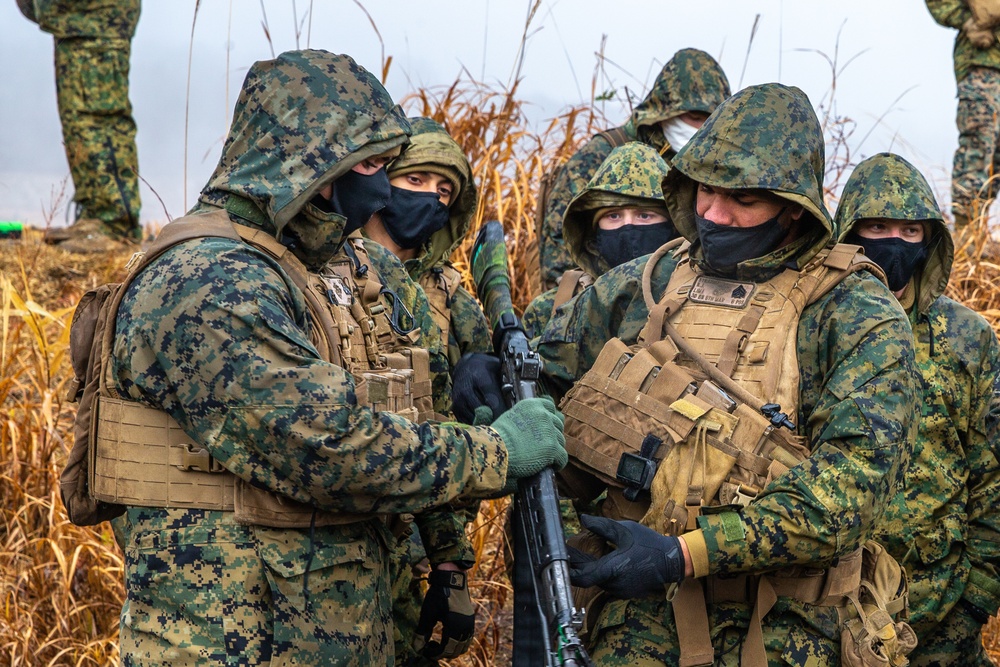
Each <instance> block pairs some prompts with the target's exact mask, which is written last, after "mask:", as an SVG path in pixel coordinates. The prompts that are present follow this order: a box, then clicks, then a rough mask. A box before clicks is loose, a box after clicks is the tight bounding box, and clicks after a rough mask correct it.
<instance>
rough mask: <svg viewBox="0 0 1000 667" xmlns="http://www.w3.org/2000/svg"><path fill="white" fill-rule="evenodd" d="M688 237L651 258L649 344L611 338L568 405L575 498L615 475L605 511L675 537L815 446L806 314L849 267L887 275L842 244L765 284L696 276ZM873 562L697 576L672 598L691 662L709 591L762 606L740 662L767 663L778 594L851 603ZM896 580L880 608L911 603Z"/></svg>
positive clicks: (739, 502) (749, 496) (699, 656)
mask: <svg viewBox="0 0 1000 667" xmlns="http://www.w3.org/2000/svg"><path fill="white" fill-rule="evenodd" d="M688 247H689V244H688V243H687V242H686V241H683V240H675V241H673V242H671V243H668V244H666V245H665V246H663V247H661V248H660V249H659V250H658V251H657V252H656V253H654V254H653V256H652V257H651V258H650V260H649V261H648V262H647V264H646V267H645V269H644V272H643V280H642V286H643V296H644V299H645V301H646V304H647V307H648V308H649V318H648V320H647V322H646V325H645V327H644V328H643V329H642V331H641V333H640V334H639V337H638V342H637V344H635V345H631V346H629V345H626V344H625V343H624V342H622V341H621V340H620V339H617V338H615V339H612V340H610V341H608V342H607V344H605V346H604V348H603V349H602V350H601V352H600V354H599V355H598V358H597V361H596V362H595V363H594V365H593V367H592V368H591V369H590V370H589V371H588V372H587V373H586V374H585V375H584V376H583V378H581V379H580V380H579V381H578V382H577V384H575V385H574V387H573V389H571V390H570V391H569V392H568V393H567V394H566V396H565V397H564V399H563V401H562V403H561V405H560V409H561V410H562V412H563V414H564V415H565V416H566V424H565V433H566V449H567V451H568V452H569V454H570V460H571V462H572V463H571V466H570V468H568V469H567V471H564V473H563V479H562V481H563V482H564V484H565V485H566V486H567V487H569V491H570V494H571V495H576V496H582V497H584V498H586V497H592V496H593V495H594V491H593V489H594V488H595V487H603V486H605V485H606V486H607V499H606V500H605V501H604V503H603V506H602V509H601V512H602V514H604V515H605V516H608V517H610V518H613V519H631V520H634V521H639V522H641V523H643V524H645V525H647V526H649V527H651V528H653V529H655V530H657V531H658V532H660V533H662V534H666V535H675V536H677V535H682V534H684V533H686V532H688V531H691V530H694V529H696V528H697V524H696V520H697V517H698V516H699V515H700V514H701V513H703V512H706V511H713V510H712V508H713V507H715V508H721V507H723V506H734V505H736V506H746V505H747V504H749V503H750V502H752V501H753V500H754V498H755V497H756V496H757V494H758V493H760V491H761V490H762V489H763V488H764V487H765V486H767V485H768V484H769V483H770V482H771V481H772V480H774V479H775V478H777V477H779V476H781V475H782V474H784V473H785V472H787V471H788V470H789V469H790V468H792V467H794V466H795V465H797V464H798V463H800V462H801V461H803V460H804V459H805V458H807V457H808V456H809V453H810V452H809V448H808V444H807V442H806V441H805V439H804V438H803V437H802V436H800V435H798V434H797V433H795V431H794V430H793V429H794V424H793V423H792V420H793V419H795V417H796V415H797V411H798V408H799V405H798V400H799V397H798V393H799V367H798V359H797V344H796V343H797V332H798V324H799V319H800V317H801V314H802V312H803V310H804V309H805V308H806V307H807V306H808V305H810V304H811V303H814V302H815V301H816V300H818V299H819V298H820V297H822V296H823V295H825V294H826V293H827V292H829V291H830V290H831V289H833V288H834V287H835V286H836V285H837V284H838V283H840V282H841V281H842V280H843V279H844V277H846V276H847V275H849V274H850V273H853V272H855V271H858V270H862V269H865V270H869V271H872V272H873V273H875V274H876V275H878V276H881V275H882V274H881V271H879V270H878V268H877V266H875V265H874V264H873V263H871V262H870V261H868V260H866V259H865V258H864V256H863V254H861V253H860V252H859V248H858V246H849V245H837V246H835V247H833V248H832V249H827V250H824V251H822V252H820V253H819V254H818V255H817V256H816V257H815V258H814V259H813V260H812V261H810V262H809V263H808V265H807V266H805V267H804V268H803V269H802V270H794V269H785V270H784V271H782V272H781V273H779V274H778V275H776V276H774V277H773V278H771V279H770V280H767V281H765V282H760V283H754V282H749V281H737V280H726V279H721V278H715V277H711V276H706V275H703V274H701V273H700V272H698V271H697V270H696V269H695V268H694V267H693V266H692V264H691V260H690V257H689V256H688V255H687V249H688ZM667 253H673V255H674V257H675V259H677V260H678V263H677V266H676V268H675V269H674V271H673V273H672V274H671V277H670V280H669V282H668V284H667V287H666V289H665V291H664V293H663V295H662V296H661V297H660V298H659V299H658V300H657V299H656V298H655V297H654V295H653V294H652V293H651V290H650V280H651V276H652V272H653V269H654V268H655V266H656V264H657V262H658V261H659V260H660V259H661V258H662V257H664V256H665V255H666V254H667ZM590 546H591V547H593V546H594V545H593V544H592V543H591V545H590ZM874 552H875V550H874V548H873V549H872V553H874ZM878 558H879V559H881V566H880V567H881V568H882V570H884V569H886V568H887V567H888V568H889V569H892V566H894V567H895V570H894V571H895V572H896V573H897V575H898V574H899V572H900V568H899V566H898V565H896V564H895V563H894V562H892V563H891V566H890V565H887V564H888V563H889V561H891V557H888V555H887V554H885V553H884V551H880V552H878ZM873 563H874V561H872V562H871V563H868V566H869V569H872V568H875V567H876V566H875V565H874V564H873ZM862 569H863V564H862V551H861V550H860V549H859V550H858V551H857V552H855V553H854V554H852V556H851V557H849V558H844V559H841V564H840V565H838V566H837V567H831V568H828V569H826V570H812V571H809V572H806V571H805V570H804V569H801V568H794V569H793V568H786V569H785V570H782V571H779V572H776V573H768V574H767V575H744V576H739V577H736V578H735V579H734V578H718V577H714V576H710V577H707V578H706V580H705V581H702V580H695V579H688V580H685V582H684V583H683V584H682V586H681V587H680V589H679V590H677V591H676V596H675V597H674V609H675V612H674V616H675V619H676V621H677V623H678V636H679V639H680V642H681V653H682V658H681V664H685V665H700V664H712V661H713V649H712V644H711V640H710V638H709V635H708V621H707V610H706V597H707V601H710V602H719V601H744V602H751V603H753V604H754V620H752V621H751V628H750V634H749V635H748V639H747V642H746V643H745V646H744V655H743V662H742V664H743V665H762V666H763V667H766V664H767V663H766V658H765V657H764V648H763V640H762V637H761V635H760V619H761V618H763V616H764V615H765V614H766V613H767V611H768V610H769V609H770V608H771V606H772V605H773V604H774V600H776V596H777V595H783V596H792V597H796V598H797V599H799V600H802V601H804V602H807V603H809V604H824V605H828V606H838V608H839V607H840V605H842V604H846V603H845V600H846V599H847V598H846V597H845V596H848V595H850V594H855V593H856V592H857V591H858V589H859V586H860V585H861V584H860V582H861V576H862ZM751 578H752V579H753V580H752V581H751ZM737 579H738V581H737ZM886 581H889V584H887V585H889V586H891V587H892V588H893V590H892V591H891V593H890V594H886V595H884V596H883V607H882V608H883V609H885V608H886V606H887V605H888V608H889V609H890V610H891V612H890V613H892V614H895V613H899V612H900V611H901V610H902V609H903V607H904V606H905V593H904V594H899V591H898V590H897V589H899V588H900V587H902V589H903V591H904V592H905V578H902V577H901V576H897V577H896V578H895V579H892V578H891V577H890V578H888V579H886ZM706 591H707V592H706ZM879 592H880V593H881V592H882V591H881V590H880V591H879ZM740 596H742V597H740ZM584 597H585V596H584ZM772 598H773V599H772ZM887 599H888V600H887ZM845 609H846V607H845ZM592 614H593V616H595V617H596V614H594V613H593V612H592V611H588V616H591V615H592ZM849 616H850V614H848V615H847V617H849ZM855 616H857V614H855ZM847 617H845V621H846V618H847ZM906 631H909V632H911V633H912V631H911V630H909V628H908V626H907V627H906V628H905V629H900V630H899V632H900V633H905V632H906ZM755 632H756V634H755ZM866 636H867V635H866ZM761 660H763V662H761ZM859 664H861V663H859Z"/></svg>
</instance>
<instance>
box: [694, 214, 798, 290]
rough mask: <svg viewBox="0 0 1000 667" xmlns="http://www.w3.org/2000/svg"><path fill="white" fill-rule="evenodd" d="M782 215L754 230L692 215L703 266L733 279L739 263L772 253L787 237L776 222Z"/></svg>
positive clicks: (786, 232)
mask: <svg viewBox="0 0 1000 667" xmlns="http://www.w3.org/2000/svg"><path fill="white" fill-rule="evenodd" d="M784 211H785V209H784V208H782V209H781V210H780V211H778V213H777V215H775V216H774V217H773V218H771V219H770V220H768V221H767V222H764V223H762V224H759V225H757V226H755V227H730V226H727V225H717V224H715V223H714V222H712V221H710V220H706V219H705V218H703V217H701V216H700V215H698V214H697V213H695V214H694V221H695V224H696V225H697V227H698V238H699V239H700V240H701V248H702V253H703V254H704V256H705V263H706V264H708V266H709V268H711V269H712V270H713V271H715V272H716V273H718V274H720V275H733V273H734V272H735V271H736V265H737V264H739V263H740V262H746V261H748V260H751V259H757V258H758V257H763V256H764V255H767V254H768V253H771V252H773V251H774V250H776V249H777V248H778V245H780V244H781V242H782V240H784V238H785V237H786V236H788V230H787V229H785V228H784V227H782V226H781V223H780V222H778V218H779V217H781V214H782V213H783V212H784Z"/></svg>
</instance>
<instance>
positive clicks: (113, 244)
mask: <svg viewBox="0 0 1000 667" xmlns="http://www.w3.org/2000/svg"><path fill="white" fill-rule="evenodd" d="M139 2H140V0H115V1H114V2H108V0H17V4H18V7H19V8H20V9H21V12H22V13H23V14H24V15H25V16H27V17H28V18H29V19H31V20H32V21H35V22H36V23H38V26H39V27H40V28H41V29H42V30H44V31H45V32H47V33H50V34H51V35H52V36H53V37H54V39H55V68H56V95H57V99H58V102H59V120H60V122H61V123H62V131H63V143H64V145H65V147H66V159H67V160H68V161H69V169H70V175H71V176H72V177H73V187H74V188H75V190H76V192H75V193H74V195H73V201H74V203H75V208H76V210H75V213H74V222H73V224H71V225H70V226H69V227H66V228H58V229H49V230H48V231H47V232H46V235H45V241H46V243H50V244H56V245H58V246H59V247H60V248H63V249H64V250H68V251H70V252H78V253H98V252H105V251H108V250H113V249H115V248H117V247H121V245H120V244H121V242H128V243H133V242H135V241H137V240H138V239H140V238H141V237H142V229H141V227H140V225H139V205H140V201H139V160H138V157H137V155H136V148H135V121H134V120H133V119H132V105H131V103H130V102H129V98H128V76H129V59H130V57H131V50H132V45H131V43H132V37H133V35H134V34H135V27H136V24H137V23H138V21H139Z"/></svg>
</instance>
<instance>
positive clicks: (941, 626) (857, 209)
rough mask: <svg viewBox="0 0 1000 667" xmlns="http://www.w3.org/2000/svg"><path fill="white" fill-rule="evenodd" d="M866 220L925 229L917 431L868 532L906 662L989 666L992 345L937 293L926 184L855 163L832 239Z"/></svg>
mask: <svg viewBox="0 0 1000 667" xmlns="http://www.w3.org/2000/svg"><path fill="white" fill-rule="evenodd" d="M869 218H883V219H889V220H921V221H924V222H925V223H926V224H927V225H929V235H928V236H927V237H925V238H927V239H928V241H929V243H928V257H927V259H926V260H925V262H924V264H923V266H921V267H920V268H918V272H917V273H916V274H915V276H914V278H913V279H911V282H910V284H909V285H908V287H907V288H906V291H905V292H904V293H903V294H902V296H901V297H900V301H901V302H902V303H903V305H904V306H905V307H906V309H907V312H908V314H909V318H910V325H911V326H912V327H913V337H914V341H915V343H914V347H915V353H916V361H917V368H918V370H919V371H920V374H921V376H922V380H923V381H922V387H921V395H920V398H919V399H918V400H919V401H920V405H921V412H920V427H919V434H918V437H917V439H916V441H915V443H914V446H913V452H912V455H911V460H910V467H909V469H908V470H907V473H906V478H905V480H906V481H905V484H904V487H903V490H902V491H901V492H900V493H899V494H898V495H897V496H896V497H895V498H894V499H893V502H892V504H891V505H890V506H889V509H888V510H887V512H886V516H885V519H884V520H883V522H882V523H881V524H880V525H879V528H878V530H877V531H876V538H877V539H878V541H879V542H881V543H882V544H883V545H885V547H886V548H887V549H888V550H889V551H890V553H892V554H893V555H894V556H895V557H896V559H897V560H898V561H899V562H900V564H901V565H903V566H905V567H906V571H907V575H908V577H909V582H910V621H909V623H910V625H911V626H912V627H913V629H914V631H916V633H917V637H918V639H919V642H918V644H917V648H916V650H915V651H914V652H913V653H911V654H910V656H909V657H910V664H911V665H914V666H921V665H925V666H926V665H952V664H957V663H959V662H961V664H963V665H989V664H992V663H991V662H990V661H989V660H988V659H987V658H986V656H985V652H984V650H983V646H982V640H981V630H982V625H983V623H984V622H985V620H986V618H987V617H988V616H991V615H993V614H995V613H996V611H997V608H998V607H1000V576H998V565H1000V510H998V507H1000V463H998V461H997V459H998V456H1000V446H998V441H997V433H996V432H995V430H994V431H993V432H992V433H991V430H992V429H993V428H994V427H995V425H996V420H997V416H998V415H997V412H996V409H997V408H996V406H994V405H993V397H994V395H995V394H996V393H997V390H998V389H1000V345H998V343H997V338H996V335H995V334H994V333H993V330H992V329H991V328H990V325H989V324H988V323H987V322H986V320H984V319H983V318H982V317H981V316H980V315H978V314H977V313H975V312H973V311H972V310H970V309H968V308H966V307H965V306H963V305H961V304H959V303H956V302H955V301H953V300H951V299H949V298H948V297H946V296H943V292H944V289H945V286H946V285H947V284H948V276H949V275H950V273H951V264H952V260H953V256H954V245H953V243H952V239H951V235H950V234H949V233H948V229H947V228H946V227H945V224H944V220H943V219H942V218H941V212H940V209H939V208H938V205H937V202H936V201H935V199H934V194H933V192H932V191H931V188H930V186H929V185H928V184H927V181H925V180H924V178H923V176H921V174H920V172H918V171H917V170H916V169H915V168H914V167H913V166H912V165H911V164H909V163H908V162H906V161H905V160H903V159H902V158H900V157H898V156H896V155H892V154H889V153H882V154H879V155H876V156H874V157H871V158H869V159H867V160H865V161H864V162H862V163H861V164H859V165H858V166H857V168H856V169H855V170H854V173H853V174H852V175H851V178H850V180H848V182H847V186H846V187H845V188H844V192H843V195H842V197H841V201H840V207H839V209H838V210H837V226H838V229H839V230H840V233H841V235H846V234H847V233H848V232H850V230H851V229H852V228H853V226H854V224H855V223H856V222H858V221H860V220H864V219H869Z"/></svg>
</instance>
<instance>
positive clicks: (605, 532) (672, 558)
mask: <svg viewBox="0 0 1000 667" xmlns="http://www.w3.org/2000/svg"><path fill="white" fill-rule="evenodd" d="M580 523H581V524H582V525H583V527H584V528H586V529H587V530H589V531H591V532H592V533H594V534H596V535H600V536H601V537H603V538H604V539H606V540H607V541H608V542H611V543H613V544H614V545H615V546H616V547H617V548H616V549H615V550H614V551H612V552H611V553H609V554H608V555H607V556H603V557H601V558H594V557H593V556H591V555H589V554H585V553H583V552H582V551H580V550H578V549H574V548H572V547H568V549H569V561H570V570H569V578H570V581H571V582H572V583H573V585H574V586H579V587H581V588H587V587H589V586H600V587H601V588H603V589H604V590H606V591H607V592H609V593H611V594H612V595H613V596H615V597H617V598H624V599H632V598H641V597H646V596H649V595H654V594H658V595H662V594H663V587H664V586H665V585H666V584H672V583H676V582H679V581H681V580H682V579H683V578H684V552H683V551H682V550H681V541H680V540H679V539H677V538H676V537H668V536H666V535H660V534H659V533H658V532H656V531H655V530H653V529H652V528H647V527H646V526H643V525H642V524H641V523H636V522H635V521H614V520H612V519H605V518H604V517H599V516H590V515H588V514H581V515H580Z"/></svg>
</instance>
